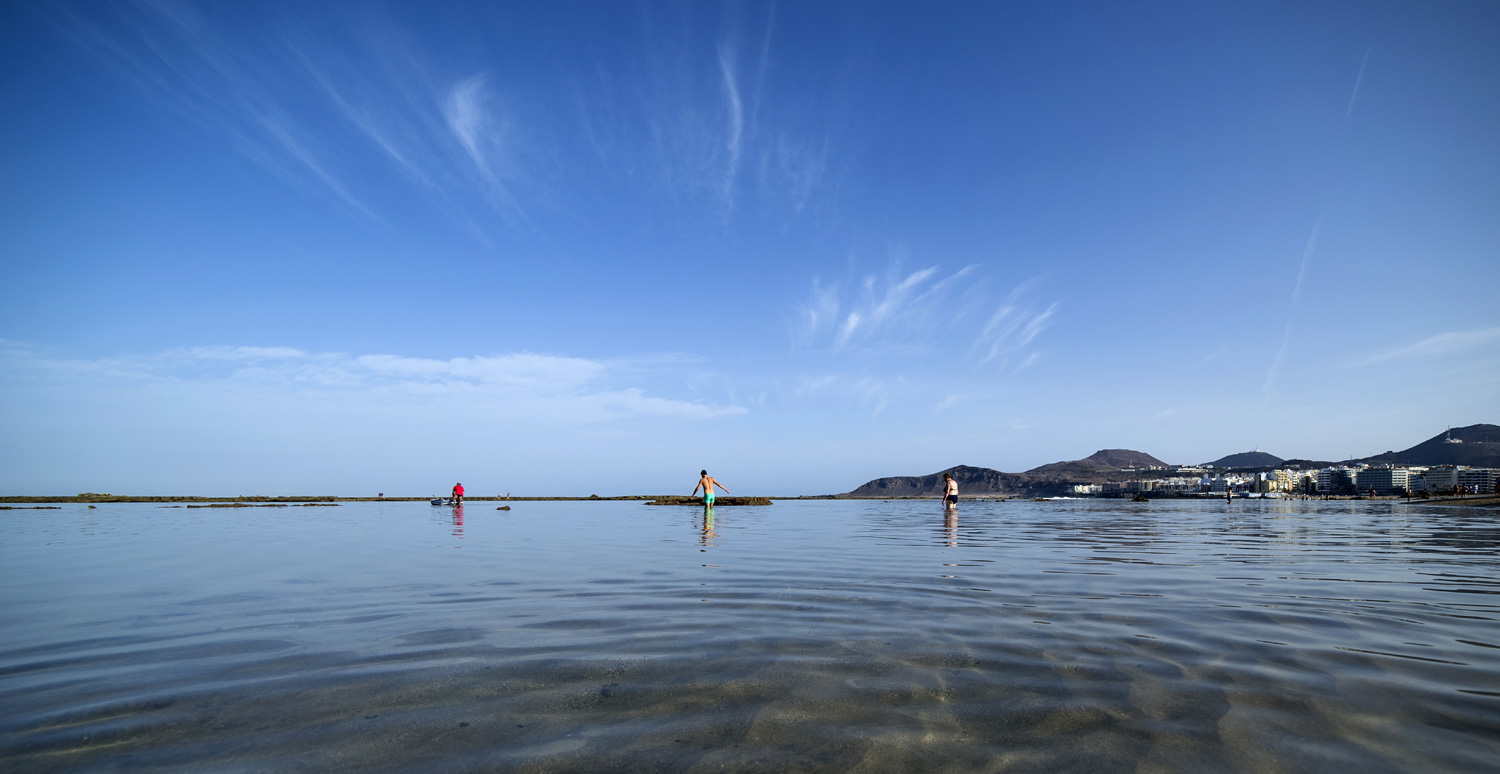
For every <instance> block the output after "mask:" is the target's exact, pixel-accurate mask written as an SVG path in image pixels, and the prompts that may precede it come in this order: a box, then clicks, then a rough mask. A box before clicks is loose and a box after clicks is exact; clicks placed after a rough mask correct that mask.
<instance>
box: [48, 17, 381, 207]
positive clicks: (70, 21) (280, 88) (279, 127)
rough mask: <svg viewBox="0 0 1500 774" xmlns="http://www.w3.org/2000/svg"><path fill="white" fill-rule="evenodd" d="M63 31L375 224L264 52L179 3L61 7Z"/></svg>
mask: <svg viewBox="0 0 1500 774" xmlns="http://www.w3.org/2000/svg"><path fill="white" fill-rule="evenodd" d="M60 8H61V12H62V13H63V14H64V15H65V16H66V17H67V18H66V20H65V21H64V23H63V26H64V28H65V31H66V32H67V33H68V34H70V35H71V36H73V37H74V39H75V40H78V41H79V43H80V44H82V45H83V46H85V47H86V48H88V49H90V50H91V51H95V52H97V53H99V54H100V55H101V56H102V57H103V58H104V59H106V61H109V62H110V63H112V64H113V65H114V66H115V67H116V68H117V69H118V70H119V71H120V72H121V73H122V74H124V75H125V76H126V77H127V78H128V79H130V80H133V81H135V82H136V84H137V85H138V86H139V87H141V88H142V90H143V91H145V92H147V93H148V94H152V95H155V96H156V97H158V98H161V99H164V100H165V101H166V103H167V104H168V105H169V106H171V107H172V108H173V109H174V110H176V111H177V112H179V113H181V114H182V115H185V116H188V117H190V118H191V119H192V120H194V121H196V122H198V123H199V124H201V125H203V126H204V127H206V128H208V129H209V130H211V131H216V132H220V133H222V134H223V135H224V136H225V137H227V138H228V139H229V140H230V145H231V146H233V147H234V148H236V149H237V150H238V151H239V152H241V153H242V154H243V155H245V156H246V157H247V158H249V159H250V160H251V161H253V162H255V163H256V164H258V165H260V166H261V167H263V168H265V169H266V170H267V171H269V172H271V173H272V174H274V175H276V176H278V177H281V178H283V179H286V180H288V181H291V182H294V183H298V184H303V185H307V186H308V187H309V188H312V189H314V190H318V189H321V190H323V191H326V192H328V193H331V194H332V195H333V197H334V198H335V199H336V200H337V201H338V202H340V203H342V204H343V205H345V206H347V207H349V208H350V209H351V210H353V211H354V212H355V213H356V214H358V215H359V216H360V217H362V218H365V219H367V220H369V221H373V222H377V223H379V222H381V220H380V218H379V217H378V216H377V215H376V214H375V213H374V211H373V210H372V208H370V207H369V206H368V205H367V204H366V203H365V202H364V200H363V199H362V198H361V197H359V196H358V195H357V194H356V193H354V191H353V188H352V187H351V186H350V185H349V184H348V183H347V182H346V181H345V179H344V178H343V177H342V176H341V175H340V174H339V173H338V172H337V171H336V170H335V169H334V166H335V165H334V164H332V163H330V157H331V156H332V155H333V154H332V153H331V152H330V149H328V148H324V147H318V143H317V142H316V140H315V139H314V137H315V132H313V131H310V130H309V129H308V128H307V126H311V125H313V124H310V123H306V122H304V121H301V120H299V119H298V118H297V117H296V116H295V111H293V110H291V109H290V108H289V107H288V104H289V103H288V102H287V101H286V100H284V99H281V98H278V95H279V94H281V93H282V92H284V91H285V90H286V89H287V86H288V84H286V83H282V82H277V81H276V80H275V79H274V78H273V77H272V75H273V68H272V67H271V62H270V58H269V57H267V56H266V54H265V52H256V51H248V50H245V49H243V48H241V47H236V46H234V45H232V44H231V42H230V40H229V38H228V37H226V36H224V35H221V34H219V32H218V31H217V30H216V29H215V28H214V26H213V25H212V24H211V23H210V21H209V20H208V19H206V18H205V17H203V16H202V15H201V14H199V13H197V12H196V11H195V10H194V9H193V8H192V6H190V5H188V4H185V3H127V4H123V5H119V6H115V7H113V11H112V12H104V13H99V12H97V7H95V8H93V9H91V10H90V11H89V12H79V11H74V10H72V9H69V8H66V7H65V6H60Z"/></svg>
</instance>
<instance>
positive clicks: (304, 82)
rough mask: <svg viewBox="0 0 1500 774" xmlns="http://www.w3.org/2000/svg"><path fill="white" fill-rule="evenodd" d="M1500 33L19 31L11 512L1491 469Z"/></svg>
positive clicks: (133, 7)
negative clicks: (27, 502)
mask: <svg viewBox="0 0 1500 774" xmlns="http://www.w3.org/2000/svg"><path fill="white" fill-rule="evenodd" d="M1497 39H1500V6H1497V5H1495V4H1493V3H1488V2H1474V3H1429V2H1413V3H1302V2H1292V3H1245V4H1224V3H1204V2H1184V3H1168V4H1143V5H1136V4H1122V3H1040V2H1038V3H1007V2H993V3H957V4H931V3H921V4H915V3H913V4H895V3H867V2H859V3H842V4H839V3H815V4H790V3H783V4H760V3H753V4H715V3H696V2H695V3H681V4H668V3H545V4H542V3H516V4H504V3H472V4H465V3H441V4H380V3H366V2H358V3H316V4H305V3H255V4H229V3H209V4H193V3H171V2H150V3H137V2H124V1H122V2H116V3H19V2H16V3H7V4H5V5H4V6H3V7H0V61H3V67H0V100H3V102H0V104H3V105H4V110H3V115H4V118H3V120H0V148H3V150H0V181H3V183H0V280H3V286H4V288H5V303H4V304H3V306H0V493H5V494H19V493H49V494H51V493H59V494H69V493H73V492H79V491H109V492H115V493H139V494H153V493H186V494H228V495H234V494H256V493H262V494H273V493H281V494H288V493H333V494H346V495H354V494H371V493H374V492H376V491H383V492H386V493H388V494H390V493H399V494H415V495H425V494H430V493H433V492H439V491H444V490H446V488H447V487H448V486H451V485H452V483H453V482H454V481H463V482H464V483H465V485H466V486H467V487H468V488H469V490H470V491H471V492H479V493H492V492H500V491H510V492H514V493H516V494H590V493H598V494H601V495H603V494H623V493H654V492H670V491H676V490H679V489H680V490H684V491H686V490H687V489H690V488H691V487H692V485H693V482H694V480H695V476H696V473H697V471H698V469H700V468H705V467H706V468H708V469H709V470H710V471H711V472H713V473H715V474H716V475H718V476H719V477H720V478H722V479H723V480H724V482H725V483H726V484H727V485H728V486H729V487H730V488H731V490H734V491H736V492H745V493H765V494H803V493H824V492H835V491H847V490H849V489H852V488H854V487H855V486H858V485H859V484H861V483H863V482H864V481H866V480H868V479H870V478H874V477H877V476H885V475H901V474H922V473H930V472H933V471H936V470H939V469H942V468H945V467H948V466H951V465H955V464H960V463H962V464H970V465H982V466H987V467H994V468H999V469H1002V470H1009V471H1015V470H1024V469H1027V468H1030V467H1034V466H1036V465H1040V464H1043V463H1047V462H1052V461H1055V460H1061V459H1076V458H1079V457H1083V456H1086V455H1088V454H1090V453H1092V452H1093V451H1095V450H1097V449H1100V448H1107V447H1125V448H1133V449H1139V450H1141V451H1146V452H1149V453H1151V454H1153V455H1156V456H1157V457H1160V458H1162V459H1164V460H1167V461H1169V462H1184V463H1186V462H1202V461H1206V460H1210V459H1214V458H1217V457H1219V456H1221V455H1224V454H1227V453H1230V452H1235V451H1243V450H1247V449H1251V448H1260V449H1263V450H1266V451H1270V452H1272V453H1275V454H1279V455H1281V456H1287V457H1289V456H1304V457H1316V458H1325V459H1341V458H1345V457H1348V456H1352V455H1366V454H1371V453H1375V452H1380V451H1385V450H1386V449H1390V448H1404V447H1406V446H1409V445H1411V444H1413V443H1416V442H1418V441H1420V440H1423V439H1425V438H1427V437H1429V436H1431V435H1432V434H1434V433H1436V432H1439V431H1441V430H1442V429H1443V428H1444V427H1445V426H1448V425H1455V426H1457V425H1464V424H1471V423H1474V422H1500V312H1497V310H1500V303H1497V302H1496V301H1495V298H1496V292H1497V283H1500V141H1497V139H1496V138H1500V89H1496V88H1495V84H1496V83H1500V46H1496V45H1495V44H1494V43H1495V41H1496V40H1497Z"/></svg>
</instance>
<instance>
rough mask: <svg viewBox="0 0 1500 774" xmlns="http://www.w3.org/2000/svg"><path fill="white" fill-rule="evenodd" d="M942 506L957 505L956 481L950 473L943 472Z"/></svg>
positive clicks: (951, 506) (953, 506)
mask: <svg viewBox="0 0 1500 774" xmlns="http://www.w3.org/2000/svg"><path fill="white" fill-rule="evenodd" d="M943 507H944V508H957V507H958V482H957V481H954V480H953V474H952V473H944V474H943Z"/></svg>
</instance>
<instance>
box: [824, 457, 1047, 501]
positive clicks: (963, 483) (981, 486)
mask: <svg viewBox="0 0 1500 774" xmlns="http://www.w3.org/2000/svg"><path fill="white" fill-rule="evenodd" d="M944 473H952V474H953V480H954V481H957V482H958V491H959V492H960V493H962V494H965V495H1000V496H1011V495H1021V494H1025V493H1026V490H1027V486H1026V484H1027V481H1026V476H1025V474H1021V473H1002V472H1000V471H998V470H991V469H990V468H976V467H972V466H969V465H959V466H957V467H952V468H948V469H947V470H939V471H938V472H936V473H931V474H928V475H925V476H888V477H886V478H877V479H875V480H873V481H869V482H866V483H865V484H864V485H863V486H860V487H859V488H857V489H855V490H854V491H852V492H850V493H849V494H850V495H852V496H854V497H937V496H938V495H941V494H942V493H943V474H944Z"/></svg>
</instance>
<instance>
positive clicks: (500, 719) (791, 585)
mask: <svg viewBox="0 0 1500 774" xmlns="http://www.w3.org/2000/svg"><path fill="white" fill-rule="evenodd" d="M513 508H514V509H513V510H511V511H508V512H506V511H496V510H495V509H494V504H487V503H471V504H470V505H468V506H467V507H466V508H465V509H464V513H463V515H462V516H461V517H459V516H458V515H457V514H455V512H454V509H452V508H447V507H433V506H430V505H427V504H425V503H421V504H418V503H348V504H344V505H342V506H340V507H336V508H327V507H324V508H254V509H249V508H247V509H184V508H161V507H158V506H155V505H151V504H120V505H101V506H99V507H98V509H97V510H86V509H85V507H84V506H81V505H66V506H63V508H62V510H55V511H4V512H0V589H3V590H0V632H3V635H0V770H4V771H117V770H125V769H149V770H165V771H173V770H176V771H193V772H199V771H227V772H240V771H327V770H360V771H434V772H438V771H442V772H448V771H490V770H498V771H536V772H543V771H580V770H640V771H661V770H667V771H707V770H718V769H721V768H725V769H733V770H747V771H757V770H764V771H789V770H790V771H847V770H860V771H902V772H908V771H1049V772H1051V771H1336V770H1337V771H1343V770H1351V771H1353V770H1358V771H1362V772H1380V771H1442V770H1448V771H1479V770H1495V769H1496V768H1497V767H1500V623H1497V620H1500V598H1497V597H1496V596H1495V595H1496V594H1497V593H1500V559H1497V557H1496V547H1497V545H1500V512H1497V511H1495V510H1493V509H1455V508H1438V507H1434V506H1426V507H1424V506H1420V505H1412V506H1408V505H1404V504H1397V503H1368V502H1337V503H1323V502H1276V501H1265V502H1236V503H1234V504H1233V505H1226V504H1224V503H1220V502H1217V501H1214V502H1208V503H1199V502H1182V501H1162V502H1152V503H1147V504H1135V503H1128V502H1123V501H1087V500H1084V501H1054V502H1047V503H1033V502H1004V503H969V502H966V503H964V504H963V505H962V506H961V507H960V509H959V511H958V514H957V517H956V519H953V520H948V519H945V516H944V514H943V512H942V511H941V509H940V508H939V507H938V506H937V505H936V503H932V502H912V501H896V502H880V501H860V502H848V501H839V502H829V501H781V502H778V503H777V504H776V505H773V506H769V507H741V508H718V509H716V512H715V513H714V517H713V519H712V520H711V522H709V523H705V519H704V516H703V511H702V510H701V509H698V508H681V507H646V506H643V505H641V504H639V503H634V502H598V503H589V502H583V503H579V502H568V503H526V502H517V503H514V504H513Z"/></svg>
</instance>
